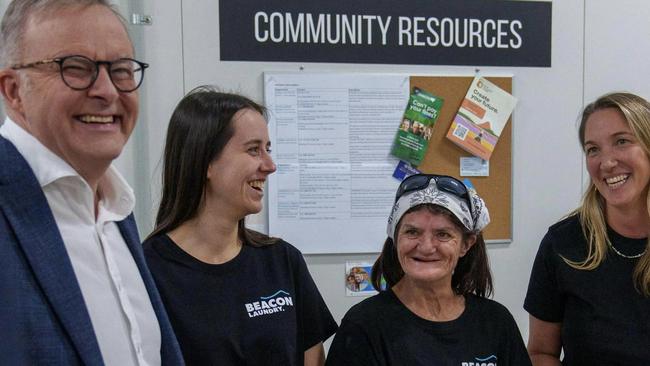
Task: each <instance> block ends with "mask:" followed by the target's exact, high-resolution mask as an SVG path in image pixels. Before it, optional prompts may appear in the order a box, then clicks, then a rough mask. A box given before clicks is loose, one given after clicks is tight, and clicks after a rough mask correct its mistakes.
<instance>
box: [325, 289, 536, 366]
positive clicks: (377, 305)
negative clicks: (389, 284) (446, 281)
mask: <svg viewBox="0 0 650 366" xmlns="http://www.w3.org/2000/svg"><path fill="white" fill-rule="evenodd" d="M497 364H498V365H499V366H507V365H517V366H520V365H522V366H526V365H530V359H529V358H528V353H527V352H526V347H525V346H524V342H523V340H522V339H521V334H520V333H519V329H518V328H517V324H516V323H515V320H514V319H513V317H512V315H511V314H510V313H509V312H508V310H507V309H506V308H505V307H504V306H503V305H501V304H499V303H497V302H495V301H492V300H489V299H485V298H481V297H477V296H474V295H468V296H466V297H465V310H464V311H463V313H462V314H461V315H460V317H458V318H457V319H455V320H452V321H447V322H432V321H429V320H425V319H422V318H420V317H418V316H417V315H415V314H414V313H412V312H411V311H410V310H409V309H408V308H407V307H406V306H404V304H402V303H401V302H400V301H399V299H398V298H397V296H395V294H394V293H393V292H392V291H391V290H388V291H384V292H380V293H379V294H378V295H376V296H373V297H371V298H369V299H366V300H364V301H362V302H361V303H359V304H357V305H355V306H354V307H352V308H351V309H350V310H349V311H348V312H347V314H345V317H344V318H343V320H342V322H341V328H340V329H339V331H338V332H337V333H336V336H335V337H334V341H333V342H332V346H331V348H330V350H329V354H328V357H327V362H326V365H327V366H339V365H340V366H351V365H353V366H360V365H386V366H388V365H408V366H418V365H427V366H431V365H436V366H437V365H444V366H446V365H449V366H461V365H477V366H478V365H481V366H482V365H492V366H493V365H497Z"/></svg>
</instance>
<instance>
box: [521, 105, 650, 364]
mask: <svg viewBox="0 0 650 366" xmlns="http://www.w3.org/2000/svg"><path fill="white" fill-rule="evenodd" d="M579 135H580V143H581V145H582V147H583V149H584V152H585V159H586V164H587V170H588V171H589V176H590V177H591V182H590V184H589V188H588V189H587V192H586V194H585V196H584V198H583V201H582V205H581V206H580V207H579V208H578V209H577V210H575V211H574V212H573V213H571V214H570V215H569V216H568V217H566V218H565V219H563V220H562V221H560V222H558V223H556V224H555V225H553V226H551V227H550V229H549V231H548V233H547V234H546V236H545V237H544V239H543V240H542V243H541V245H540V248H539V251H538V253H537V258H536V259H535V264H534V266H533V272H532V276H531V279H530V284H529V286H528V294H527V296H526V300H525V304H524V308H525V309H526V310H527V311H528V312H529V314H530V338H529V343H528V352H529V353H530V356H531V359H532V361H533V365H536V366H539V365H560V354H561V352H562V351H563V352H564V357H563V360H562V364H563V365H648V364H650V252H648V234H649V233H650V215H649V213H648V185H649V183H650V158H649V155H650V103H648V101H646V100H645V99H643V98H641V97H639V96H636V95H633V94H628V93H613V94H608V95H604V96H602V97H600V98H598V99H597V100H596V101H595V102H593V103H591V104H589V105H588V106H587V107H586V108H585V110H584V111H583V114H582V119H581V123H580V129H579Z"/></svg>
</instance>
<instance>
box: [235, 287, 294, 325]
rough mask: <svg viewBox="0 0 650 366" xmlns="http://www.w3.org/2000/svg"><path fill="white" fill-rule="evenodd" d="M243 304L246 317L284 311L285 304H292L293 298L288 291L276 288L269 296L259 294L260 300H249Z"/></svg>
mask: <svg viewBox="0 0 650 366" xmlns="http://www.w3.org/2000/svg"><path fill="white" fill-rule="evenodd" d="M244 306H246V312H247V313H248V317H249V318H254V317H256V316H260V315H267V314H273V313H279V312H281V311H284V310H285V308H286V307H287V306H293V298H291V294H289V293H288V292H286V291H284V290H278V291H277V292H276V293H274V294H273V295H271V296H261V297H260V301H253V302H249V303H246V304H244Z"/></svg>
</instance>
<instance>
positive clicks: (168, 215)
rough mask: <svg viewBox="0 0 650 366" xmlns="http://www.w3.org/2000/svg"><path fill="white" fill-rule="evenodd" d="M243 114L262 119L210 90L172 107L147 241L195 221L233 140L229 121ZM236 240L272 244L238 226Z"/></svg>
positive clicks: (240, 100) (237, 99)
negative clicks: (214, 167)
mask: <svg viewBox="0 0 650 366" xmlns="http://www.w3.org/2000/svg"><path fill="white" fill-rule="evenodd" d="M242 109H251V110H254V111H256V112H258V113H260V114H261V115H263V116H266V109H265V108H264V107H263V106H261V105H259V104H257V103H255V102H253V101H252V100H250V99H248V98H246V97H244V96H241V95H237V94H230V93H223V92H219V91H217V90H215V89H214V88H212V87H210V86H200V87H198V88H195V89H194V90H192V91H190V92H189V93H188V94H187V95H186V96H185V97H183V99H181V101H180V102H179V103H178V105H177V106H176V109H175V110H174V113H172V117H171V119H170V120H169V126H168V128H167V141H166V142H165V153H164V161H163V173H162V197H161V200H160V206H159V209H158V215H157V216H156V227H155V229H154V230H153V232H152V233H151V234H149V237H152V236H154V235H157V234H162V233H167V232H169V231H171V230H174V229H175V228H177V227H179V226H180V225H181V224H182V223H184V222H186V221H187V220H190V219H192V218H194V217H195V216H196V214H197V212H198V210H199V207H200V205H201V203H202V202H203V198H204V194H205V187H206V182H207V171H208V167H209V165H210V163H211V162H212V161H214V160H215V159H217V158H218V157H219V155H220V154H221V152H222V151H223V149H224V147H225V146H226V144H227V143H228V141H230V139H231V138H232V136H233V134H234V126H233V123H234V122H235V121H233V117H234V116H235V114H236V113H237V112H239V111H240V110H242ZM238 232H239V234H238V235H239V239H240V240H241V241H242V243H244V244H247V245H252V246H262V245H268V244H273V243H275V242H276V241H277V239H275V238H269V237H268V236H266V235H264V234H262V233H258V232H257V231H253V230H249V229H247V228H246V226H245V224H244V219H241V220H239V223H238Z"/></svg>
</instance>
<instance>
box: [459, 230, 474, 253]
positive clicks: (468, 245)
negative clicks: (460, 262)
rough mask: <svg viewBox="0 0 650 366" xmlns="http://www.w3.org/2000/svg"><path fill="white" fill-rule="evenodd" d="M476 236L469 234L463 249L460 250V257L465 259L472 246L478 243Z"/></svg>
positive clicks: (464, 241)
mask: <svg viewBox="0 0 650 366" xmlns="http://www.w3.org/2000/svg"><path fill="white" fill-rule="evenodd" d="M476 238H477V235H476V234H469V235H467V237H466V238H465V239H464V240H463V247H462V248H461V249H460V256H461V257H463V256H465V254H467V252H468V251H469V250H470V249H471V248H472V245H474V244H475V243H476Z"/></svg>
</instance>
